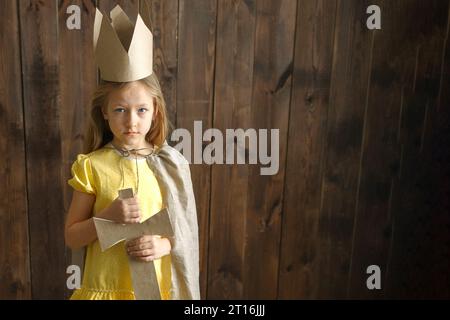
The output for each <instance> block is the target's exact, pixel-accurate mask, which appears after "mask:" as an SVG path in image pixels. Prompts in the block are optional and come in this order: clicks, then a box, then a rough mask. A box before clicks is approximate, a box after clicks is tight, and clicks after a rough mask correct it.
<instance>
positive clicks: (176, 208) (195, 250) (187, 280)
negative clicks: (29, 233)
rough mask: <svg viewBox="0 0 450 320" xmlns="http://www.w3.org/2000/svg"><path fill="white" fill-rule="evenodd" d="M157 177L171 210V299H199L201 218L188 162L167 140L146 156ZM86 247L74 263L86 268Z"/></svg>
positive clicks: (165, 201) (75, 253) (74, 254)
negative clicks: (199, 220)
mask: <svg viewBox="0 0 450 320" xmlns="http://www.w3.org/2000/svg"><path fill="white" fill-rule="evenodd" d="M147 164H148V166H149V167H150V169H151V170H152V171H153V173H154V174H155V177H156V179H157V180H158V184H159V188H160V190H161V195H162V199H163V206H164V207H166V208H167V210H168V212H169V217H170V222H171V224H172V228H173V232H174V237H173V238H172V239H170V240H171V244H172V251H171V253H170V254H171V261H172V286H171V291H170V293H171V299H173V300H198V299H200V285H199V243H198V221H197V209H196V205H195V198H194V191H193V189H192V181H191V173H190V170H189V163H188V161H187V160H186V159H185V158H184V157H183V155H182V154H181V153H180V152H178V151H177V150H176V149H174V148H172V147H171V146H169V145H168V144H167V143H164V145H163V146H162V147H161V148H158V149H156V150H155V151H154V152H153V153H152V154H151V155H149V156H147ZM84 254H85V249H83V250H78V251H73V252H72V263H74V264H76V265H78V266H82V268H81V269H83V268H84Z"/></svg>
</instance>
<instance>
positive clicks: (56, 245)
mask: <svg viewBox="0 0 450 320" xmlns="http://www.w3.org/2000/svg"><path fill="white" fill-rule="evenodd" d="M19 6H20V17H21V20H20V26H21V45H22V71H23V77H24V79H23V90H24V95H23V96H24V114H25V123H26V127H25V136H26V153H27V164H26V166H27V177H28V213H29V230H30V255H31V278H32V297H33V298H34V299H58V298H61V297H63V296H64V286H65V268H66V263H65V254H64V229H63V228H62V226H63V225H64V205H63V192H62V190H63V186H62V184H61V176H60V167H61V161H62V157H61V129H60V122H59V119H60V105H58V96H59V88H58V81H59V61H58V60H59V59H58V53H57V52H58V43H57V25H58V22H57V9H58V8H57V3H56V2H55V1H48V2H47V1H46V2H43V1H20V2H19Z"/></svg>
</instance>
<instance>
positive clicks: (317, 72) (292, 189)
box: [278, 0, 336, 299]
mask: <svg viewBox="0 0 450 320" xmlns="http://www.w3.org/2000/svg"><path fill="white" fill-rule="evenodd" d="M335 13H336V1H329V0H322V1H316V0H302V1H300V2H299V3H298V7H297V23H296V40H295V58H294V75H293V89H292V90H293V92H292V101H291V107H290V116H289V136H288V147H287V148H288V152H287V165H286V181H285V186H284V193H285V199H284V202H283V212H284V216H283V224H282V231H283V232H282V240H281V252H280V273H279V274H280V280H279V281H280V284H279V289H278V290H279V292H278V297H279V298H281V299H311V298H318V288H319V282H320V274H319V264H318V262H319V257H318V246H317V245H318V243H317V238H318V236H319V234H318V223H319V210H320V190H321V180H320V176H321V163H322V161H323V152H324V148H323V145H324V143H325V138H326V122H327V112H328V108H329V94H330V90H329V88H330V78H331V65H332V55H333V40H334V38H333V35H334V25H335V20H334V17H335Z"/></svg>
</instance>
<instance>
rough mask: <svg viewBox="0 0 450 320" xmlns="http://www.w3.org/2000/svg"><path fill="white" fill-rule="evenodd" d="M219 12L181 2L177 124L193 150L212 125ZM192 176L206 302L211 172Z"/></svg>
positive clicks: (206, 2)
mask: <svg viewBox="0 0 450 320" xmlns="http://www.w3.org/2000/svg"><path fill="white" fill-rule="evenodd" d="M216 10H217V3H216V1H211V0H198V1H189V0H180V2H179V29H178V34H179V38H178V39H179V40H178V74H177V119H176V124H177V127H178V128H185V129H187V130H188V131H189V132H190V133H191V136H192V146H193V143H194V141H193V140H194V139H195V138H194V130H193V128H194V121H201V122H202V127H203V130H206V129H207V128H210V127H211V124H212V114H213V97H214V64H215V48H216V15H217V11H216ZM202 134H203V133H201V135H202ZM200 139H201V136H200ZM198 143H200V142H198ZM202 149H203V148H202ZM192 159H193V158H192ZM191 175H192V183H193V187H194V194H195V199H196V203H197V214H198V221H199V233H200V234H199V238H200V286H201V296H202V298H205V297H206V294H207V293H206V283H207V270H208V267H207V257H208V255H207V252H208V247H207V244H208V242H207V239H208V233H209V231H208V228H209V214H210V211H209V203H210V179H211V170H210V167H209V166H208V165H206V164H197V165H191Z"/></svg>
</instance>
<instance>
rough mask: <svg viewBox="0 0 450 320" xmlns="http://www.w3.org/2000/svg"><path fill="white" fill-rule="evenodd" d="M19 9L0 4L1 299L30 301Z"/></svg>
mask: <svg viewBox="0 0 450 320" xmlns="http://www.w3.org/2000/svg"><path fill="white" fill-rule="evenodd" d="M17 11H18V7H17V4H16V3H15V2H13V1H3V2H1V3H0V30H1V32H0V46H1V47H2V48H8V49H7V50H3V54H0V83H1V84H2V85H0V123H1V126H0V137H1V138H0V163H1V165H0V177H1V181H2V183H1V185H0V192H1V194H2V197H1V200H0V298H2V299H30V298H31V275H30V256H29V253H30V248H29V246H28V244H29V233H28V212H29V211H28V206H27V176H26V174H27V173H26V165H25V164H26V160H25V159H26V152H25V141H24V139H25V137H24V117H23V116H24V115H23V101H22V77H21V63H20V34H19V21H18V12H17Z"/></svg>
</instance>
